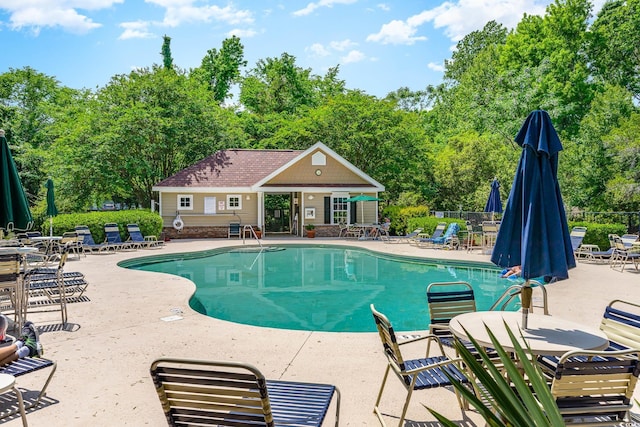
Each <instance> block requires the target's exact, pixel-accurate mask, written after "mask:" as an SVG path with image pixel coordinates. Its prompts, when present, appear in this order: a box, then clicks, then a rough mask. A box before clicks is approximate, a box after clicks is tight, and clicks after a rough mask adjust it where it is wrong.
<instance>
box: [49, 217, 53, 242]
mask: <svg viewBox="0 0 640 427" xmlns="http://www.w3.org/2000/svg"><path fill="white" fill-rule="evenodd" d="M51 236H53V217H52V216H50V217H49V237H51Z"/></svg>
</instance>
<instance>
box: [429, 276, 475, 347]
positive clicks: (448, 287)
mask: <svg viewBox="0 0 640 427" xmlns="http://www.w3.org/2000/svg"><path fill="white" fill-rule="evenodd" d="M427 306H428V307H429V317H430V319H431V322H430V323H429V333H430V334H433V335H435V336H437V337H438V338H439V339H440V342H441V343H442V344H443V345H446V346H447V347H452V348H453V347H454V343H455V337H454V336H453V334H452V333H451V330H450V329H449V322H450V321H451V319H453V318H454V317H456V316H457V315H459V314H464V313H470V312H473V311H476V298H475V295H474V293H473V287H472V286H471V285H470V284H469V283H467V282H435V283H431V284H429V286H427ZM430 344H431V343H430V342H429V343H428V344H427V354H429V345H430Z"/></svg>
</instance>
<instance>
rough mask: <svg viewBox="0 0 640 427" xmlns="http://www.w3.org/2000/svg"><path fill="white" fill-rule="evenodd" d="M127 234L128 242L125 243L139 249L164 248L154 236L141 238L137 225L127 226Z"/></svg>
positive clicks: (161, 242) (162, 243)
mask: <svg viewBox="0 0 640 427" xmlns="http://www.w3.org/2000/svg"><path fill="white" fill-rule="evenodd" d="M127 232H128V233H129V240H127V241H131V242H134V243H136V244H138V245H139V247H141V248H144V249H149V248H161V247H162V246H164V242H163V241H162V240H158V238H157V237H156V236H153V235H148V236H143V235H142V232H141V231H140V227H139V226H138V224H127Z"/></svg>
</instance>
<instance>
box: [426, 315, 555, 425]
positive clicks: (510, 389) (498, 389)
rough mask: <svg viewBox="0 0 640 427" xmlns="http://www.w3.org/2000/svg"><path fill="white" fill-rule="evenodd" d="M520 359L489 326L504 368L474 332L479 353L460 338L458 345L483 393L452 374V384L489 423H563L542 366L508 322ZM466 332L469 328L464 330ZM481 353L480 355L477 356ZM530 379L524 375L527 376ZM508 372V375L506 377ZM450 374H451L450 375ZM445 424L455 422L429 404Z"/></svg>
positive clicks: (471, 338) (433, 412)
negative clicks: (472, 351)
mask: <svg viewBox="0 0 640 427" xmlns="http://www.w3.org/2000/svg"><path fill="white" fill-rule="evenodd" d="M505 327H506V328H507V331H508V333H509V337H510V339H511V342H512V343H513V347H514V349H515V354H516V356H517V359H518V362H517V365H516V362H515V361H514V359H513V358H512V357H511V355H510V354H509V353H507V352H506V351H505V350H504V348H503V347H502V346H501V345H500V343H499V342H498V341H497V339H496V337H495V336H494V335H493V333H492V332H491V330H489V329H488V328H487V331H488V333H489V336H490V337H491V342H492V344H493V347H494V349H495V351H496V352H497V354H498V355H499V357H500V363H501V364H502V369H503V371H501V370H500V369H498V367H497V366H496V365H495V360H491V359H490V358H489V356H488V355H487V352H486V351H485V350H484V348H483V347H482V346H481V345H480V344H478V342H477V341H476V340H475V339H474V338H473V337H471V336H469V339H470V341H471V342H472V343H473V346H474V347H475V348H476V350H477V353H475V354H472V353H471V352H470V351H469V349H468V348H466V347H465V345H464V344H463V343H461V342H456V349H457V351H458V353H459V354H460V357H461V358H462V360H463V361H464V363H465V365H466V366H467V369H468V371H469V372H471V374H472V375H473V376H474V377H475V378H476V379H477V381H479V382H480V384H481V387H477V388H478V389H479V390H480V394H481V395H480V396H476V395H475V394H474V393H473V392H472V391H471V390H469V389H468V388H467V387H466V386H465V385H464V384H462V383H460V382H457V381H456V380H455V379H453V378H450V380H451V382H452V384H453V386H454V387H455V388H456V389H457V390H458V391H459V392H460V393H461V394H462V396H463V397H464V398H465V399H467V401H468V402H469V403H470V404H471V405H472V406H473V407H474V408H475V409H476V410H477V411H478V412H479V413H480V415H482V417H483V418H484V419H485V421H486V422H487V425H489V426H494V427H503V426H504V427H530V426H536V427H547V426H548V427H553V426H561V425H564V421H563V420H562V415H561V414H560V411H559V410H558V406H557V405H556V403H555V399H554V398H553V395H552V394H551V391H550V389H549V386H548V385H547V382H546V380H545V378H544V375H543V374H542V371H541V370H540V367H539V366H538V365H536V364H535V363H534V362H532V361H531V353H530V352H529V351H526V350H525V349H524V348H523V347H522V346H521V345H520V342H519V341H518V340H517V338H516V336H515V335H514V334H513V332H512V331H511V330H510V329H509V327H508V326H507V325H506V324H505ZM465 332H466V331H465ZM478 354H479V356H480V359H478V358H477V356H478ZM523 371H524V375H525V376H526V378H527V381H526V380H525V379H524V378H525V376H523ZM505 373H506V377H505ZM447 376H448V375H447ZM507 378H508V379H507ZM427 409H428V410H429V412H431V413H432V414H433V415H434V416H435V417H436V418H437V419H438V421H440V422H441V423H442V424H443V425H444V426H448V427H456V424H455V423H453V422H452V421H451V420H449V419H447V418H445V417H444V416H442V415H441V414H439V413H438V412H436V411H434V410H432V409H431V408H427Z"/></svg>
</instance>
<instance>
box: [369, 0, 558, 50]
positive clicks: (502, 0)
mask: <svg viewBox="0 0 640 427" xmlns="http://www.w3.org/2000/svg"><path fill="white" fill-rule="evenodd" d="M548 3H549V1H548V0H534V1H531V0H483V1H477V0H458V1H446V2H444V3H442V4H440V5H439V6H437V7H435V8H433V9H429V10H425V11H423V12H421V13H419V14H416V15H413V16H410V17H409V18H407V19H406V20H405V21H401V20H394V21H391V22H389V23H387V24H384V25H383V26H382V28H381V29H380V31H379V32H378V33H375V34H371V35H369V36H368V37H367V41H373V42H379V43H382V44H405V45H412V44H414V43H415V42H416V41H422V40H426V37H417V36H415V34H416V33H417V31H418V28H419V27H420V26H422V25H424V24H426V23H431V24H432V25H433V27H434V28H442V29H443V30H444V33H445V35H446V36H447V37H448V38H449V39H451V40H452V41H454V42H457V41H459V40H460V39H462V38H463V37H464V36H465V35H466V34H469V33H470V32H472V31H476V30H479V29H482V27H484V25H485V24H486V23H487V22H488V21H491V20H495V21H497V22H500V23H502V24H503V25H505V26H506V27H507V28H513V27H515V25H516V24H517V23H518V22H520V20H521V19H522V15H523V14H524V13H527V14H529V15H543V14H544V12H545V7H546V5H547V4H548Z"/></svg>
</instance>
